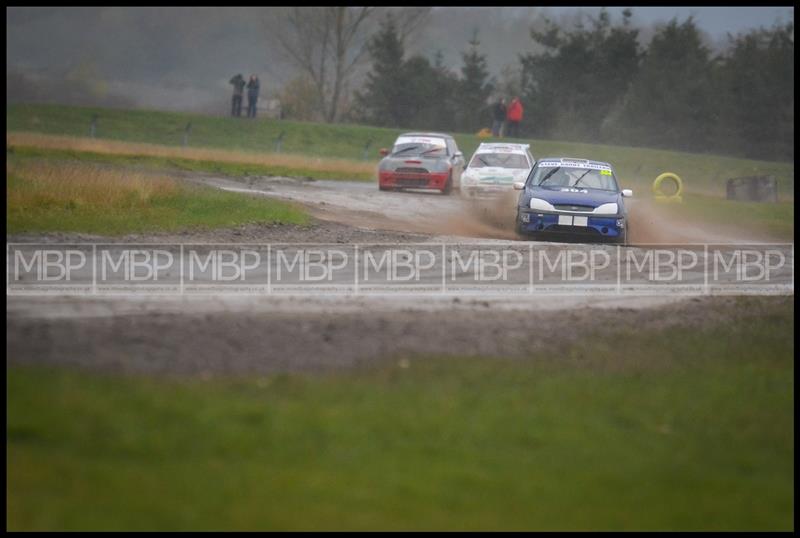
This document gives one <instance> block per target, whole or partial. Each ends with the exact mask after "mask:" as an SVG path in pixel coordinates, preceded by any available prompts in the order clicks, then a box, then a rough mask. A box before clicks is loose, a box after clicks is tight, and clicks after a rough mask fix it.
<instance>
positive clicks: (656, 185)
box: [653, 172, 683, 202]
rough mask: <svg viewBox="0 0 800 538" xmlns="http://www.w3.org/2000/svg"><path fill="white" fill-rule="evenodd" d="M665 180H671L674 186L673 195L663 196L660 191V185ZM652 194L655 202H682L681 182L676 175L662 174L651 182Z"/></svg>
mask: <svg viewBox="0 0 800 538" xmlns="http://www.w3.org/2000/svg"><path fill="white" fill-rule="evenodd" d="M667 179H671V180H672V182H673V183H674V184H675V193H673V194H665V193H664V192H662V190H661V184H662V183H663V182H664V180H667ZM653 194H655V196H656V200H658V201H661V202H681V201H683V197H682V196H681V195H682V194H683V180H681V178H680V177H678V175H677V174H673V173H672V172H664V173H663V174H661V175H660V176H658V177H657V178H656V180H655V181H653Z"/></svg>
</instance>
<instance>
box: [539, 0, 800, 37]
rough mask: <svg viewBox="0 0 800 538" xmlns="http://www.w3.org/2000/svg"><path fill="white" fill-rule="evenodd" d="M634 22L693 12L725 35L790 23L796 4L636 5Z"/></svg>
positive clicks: (706, 27)
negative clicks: (719, 5)
mask: <svg viewBox="0 0 800 538" xmlns="http://www.w3.org/2000/svg"><path fill="white" fill-rule="evenodd" d="M549 9H551V10H553V11H554V12H561V11H571V10H574V9H576V8H572V7H555V8H549ZM582 9H584V10H585V11H590V10H599V9H600V8H582ZM606 9H607V10H608V11H609V13H611V14H613V15H616V14H618V13H620V12H622V10H623V9H625V8H624V7H609V8H606ZM633 12H634V17H633V20H634V22H638V23H642V24H650V23H655V22H663V21H668V20H670V19H672V18H673V17H677V18H678V20H679V21H680V20H684V19H686V18H687V17H689V16H690V15H691V16H693V17H694V19H695V21H696V22H697V25H698V26H699V27H701V28H702V29H703V30H705V31H706V32H708V33H709V34H710V35H712V36H713V37H716V38H719V37H724V36H725V34H726V32H731V33H737V32H740V31H743V30H748V29H750V28H753V27H758V26H766V27H769V26H772V24H773V23H775V22H777V21H780V22H789V21H793V20H794V8H793V7H787V6H783V7H635V8H633Z"/></svg>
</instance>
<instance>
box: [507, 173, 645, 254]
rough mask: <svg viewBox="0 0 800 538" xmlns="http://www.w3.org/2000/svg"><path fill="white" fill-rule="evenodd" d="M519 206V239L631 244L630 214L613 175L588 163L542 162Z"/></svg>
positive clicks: (626, 194) (624, 193)
mask: <svg viewBox="0 0 800 538" xmlns="http://www.w3.org/2000/svg"><path fill="white" fill-rule="evenodd" d="M514 188H515V189H517V190H521V191H522V192H521V193H520V195H519V202H518V203H517V233H519V234H520V235H522V236H528V237H534V238H539V237H546V236H550V237H554V238H555V237H559V236H561V237H565V236H570V237H573V238H581V239H584V240H586V241H611V242H615V243H620V244H623V245H625V244H627V240H628V233H629V230H628V214H627V211H626V209H625V203H624V201H623V199H624V198H627V197H630V196H633V192H632V191H631V190H630V189H622V190H620V188H619V184H618V183H617V176H616V174H615V173H614V169H613V168H612V167H611V165H610V164H608V163H603V162H599V161H589V160H586V159H571V158H546V159H540V160H539V161H538V162H537V163H536V166H534V167H533V169H532V170H531V173H530V174H529V175H528V179H527V181H525V182H524V183H522V182H518V183H514Z"/></svg>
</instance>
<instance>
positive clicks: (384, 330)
mask: <svg viewBox="0 0 800 538" xmlns="http://www.w3.org/2000/svg"><path fill="white" fill-rule="evenodd" d="M791 300H792V298H791V297H761V298H756V299H749V300H748V301H747V303H746V305H745V307H742V306H737V305H741V303H740V302H739V301H738V300H737V298H733V297H705V298H695V299H690V300H685V301H680V302H676V303H672V304H668V305H664V306H659V307H654V308H649V309H643V310H641V309H632V308H624V307H617V308H609V309H606V310H603V311H599V310H597V309H593V308H585V309H578V310H554V311H539V310H533V309H531V310H528V311H503V310H497V309H495V308H492V305H491V304H489V303H486V304H478V305H476V308H465V309H454V310H452V311H449V312H441V311H440V312H431V311H413V310H410V311H393V312H380V311H378V312H374V311H369V310H363V311H351V312H345V313H342V312H339V313H336V314H335V315H334V314H331V313H325V312H279V313H269V312H258V313H252V312H213V313H202V314H194V313H147V314H140V315H130V314H128V315H117V316H106V317H100V318H85V317H75V318H50V319H41V318H25V317H10V318H9V319H8V321H7V324H6V337H7V344H6V351H7V353H8V363H9V364H58V365H68V366H79V367H85V368H90V369H93V370H100V371H107V372H118V373H137V374H139V373H141V374H178V375H201V376H203V375H215V374H237V375H238V374H250V373H258V374H265V373H273V372H296V371H335V370H339V369H343V368H350V367H354V366H359V365H368V364H372V363H376V362H378V361H381V360H387V359H392V358H397V357H406V356H414V355H440V356H484V357H517V358H525V357H529V356H530V355H531V354H532V353H533V352H536V351H537V350H551V351H552V352H555V354H554V355H553V359H554V360H560V359H561V358H565V357H561V356H559V355H558V353H557V351H558V350H563V349H564V348H565V346H567V345H568V344H569V343H570V342H572V341H574V340H575V339H577V338H585V337H587V336H588V335H591V333H592V332H593V331H604V332H606V331H609V330H611V331H618V332H620V334H621V338H622V339H624V335H625V332H626V331H644V330H650V329H658V330H662V331H665V334H668V331H669V329H670V328H674V327H698V326H710V325H715V324H722V323H725V322H726V320H729V319H731V318H732V317H739V316H745V317H747V316H751V317H756V316H761V315H763V313H762V312H761V310H762V309H763V308H767V307H769V306H770V305H774V304H775V303H776V302H781V301H783V302H786V301H791ZM621 345H622V344H621ZM621 355H624V354H621ZM621 360H622V359H621Z"/></svg>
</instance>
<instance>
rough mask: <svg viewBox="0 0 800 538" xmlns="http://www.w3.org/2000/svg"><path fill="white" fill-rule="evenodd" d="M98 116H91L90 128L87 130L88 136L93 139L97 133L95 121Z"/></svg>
mask: <svg viewBox="0 0 800 538" xmlns="http://www.w3.org/2000/svg"><path fill="white" fill-rule="evenodd" d="M99 117H100V116H99V115H97V114H92V126H91V127H90V128H89V136H91V137H92V138H94V136H95V134H96V133H97V119H98V118H99Z"/></svg>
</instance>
